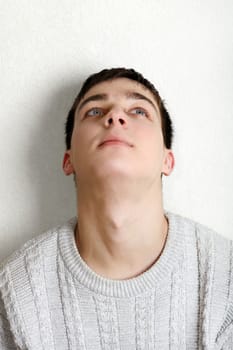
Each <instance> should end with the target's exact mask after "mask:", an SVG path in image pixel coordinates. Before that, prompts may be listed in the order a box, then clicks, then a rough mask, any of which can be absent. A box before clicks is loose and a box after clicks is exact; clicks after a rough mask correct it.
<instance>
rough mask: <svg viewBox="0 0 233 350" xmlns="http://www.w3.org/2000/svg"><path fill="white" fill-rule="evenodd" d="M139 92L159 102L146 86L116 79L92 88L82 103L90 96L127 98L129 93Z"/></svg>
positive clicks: (124, 79)
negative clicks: (102, 95)
mask: <svg viewBox="0 0 233 350" xmlns="http://www.w3.org/2000/svg"><path fill="white" fill-rule="evenodd" d="M131 92H137V93H140V94H143V95H144V96H146V97H148V98H149V99H152V100H153V101H154V102H155V103H156V104H157V101H156V99H155V96H154V95H153V93H152V92H151V91H150V90H149V89H148V88H146V87H145V86H144V85H142V84H140V83H138V82H137V81H134V80H131V79H128V78H116V79H113V80H107V81H103V82H101V83H98V84H96V85H94V86H93V87H91V88H90V89H89V90H88V91H87V93H86V94H85V95H84V96H83V98H82V99H81V101H82V100H83V99H85V98H88V97H89V96H92V95H96V94H106V95H108V96H109V97H111V96H113V97H114V96H116V97H125V96H127V94H128V93H131Z"/></svg>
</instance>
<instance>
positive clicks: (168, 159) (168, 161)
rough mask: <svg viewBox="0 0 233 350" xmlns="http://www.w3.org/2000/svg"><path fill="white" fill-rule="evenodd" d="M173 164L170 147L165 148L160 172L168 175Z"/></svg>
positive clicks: (173, 159) (173, 158)
mask: <svg viewBox="0 0 233 350" xmlns="http://www.w3.org/2000/svg"><path fill="white" fill-rule="evenodd" d="M174 166H175V157H174V154H173V152H172V150H170V149H165V153H164V160H163V168H162V174H164V175H166V176H169V175H170V174H171V172H172V170H173V168H174Z"/></svg>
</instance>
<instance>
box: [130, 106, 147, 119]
mask: <svg viewBox="0 0 233 350" xmlns="http://www.w3.org/2000/svg"><path fill="white" fill-rule="evenodd" d="M130 113H131V114H136V115H139V116H142V117H147V116H148V114H147V112H146V111H145V110H144V109H143V108H134V109H132V110H131V111H130Z"/></svg>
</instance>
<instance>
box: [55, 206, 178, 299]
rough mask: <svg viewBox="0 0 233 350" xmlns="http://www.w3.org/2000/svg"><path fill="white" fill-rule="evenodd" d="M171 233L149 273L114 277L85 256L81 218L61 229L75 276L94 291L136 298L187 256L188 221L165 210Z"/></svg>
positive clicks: (61, 240)
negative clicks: (78, 237)
mask: <svg viewBox="0 0 233 350" xmlns="http://www.w3.org/2000/svg"><path fill="white" fill-rule="evenodd" d="M165 216H166V217H167V219H168V235H167V239H166V243H165V246H164V249H163V251H162V254H161V255H160V257H159V259H158V260H157V261H156V262H155V263H154V264H153V265H152V266H151V267H150V268H149V269H148V270H146V271H145V272H143V273H142V274H140V275H138V276H137V277H133V278H130V279H125V280H113V279H108V278H105V277H103V276H100V275H98V274H97V273H96V272H95V271H93V270H92V269H91V268H90V267H89V266H88V265H87V264H86V262H85V261H84V260H83V259H82V257H81V256H80V254H79V251H78V249H77V246H76V243H75V236H74V230H75V226H76V224H77V218H76V217H75V218H72V219H71V220H69V221H68V222H67V223H66V224H65V225H63V226H61V227H60V228H59V236H58V244H59V253H60V254H61V256H62V259H63V261H64V264H65V266H66V268H67V269H68V270H69V272H70V273H71V275H72V276H73V278H74V279H76V280H77V281H78V282H79V283H80V284H82V285H83V286H84V287H86V288H88V289H89V290H91V291H92V292H94V293H97V294H102V295H105V296H110V297H133V296H136V295H139V294H144V293H147V292H150V291H151V290H152V289H154V288H156V286H157V285H159V283H161V282H162V281H163V280H164V279H168V278H169V275H170V274H171V272H172V271H173V269H174V268H175V266H176V265H177V264H178V262H179V259H180V258H181V257H182V255H183V251H184V250H183V249H182V247H183V244H184V243H183V242H184V239H183V237H184V224H183V220H182V217H180V216H179V215H175V214H173V213H170V212H165Z"/></svg>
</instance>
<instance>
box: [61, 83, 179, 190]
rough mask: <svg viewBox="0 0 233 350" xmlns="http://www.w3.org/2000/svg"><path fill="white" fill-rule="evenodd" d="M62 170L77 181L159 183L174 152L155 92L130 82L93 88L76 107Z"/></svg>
mask: <svg viewBox="0 0 233 350" xmlns="http://www.w3.org/2000/svg"><path fill="white" fill-rule="evenodd" d="M63 168H64V171H65V173H66V174H67V175H69V174H71V173H75V174H76V180H77V182H78V183H79V182H80V183H82V182H83V181H84V182H85V181H86V180H88V179H91V180H92V181H94V179H95V178H96V179H103V180H104V179H106V178H109V177H112V178H114V179H124V178H128V179H130V180H136V181H137V180H142V181H144V180H145V181H148V180H149V181H150V182H151V181H152V182H153V181H157V182H159V183H160V182H161V173H164V174H166V175H169V174H170V172H171V170H172V168H173V154H172V152H171V151H170V150H167V149H166V148H165V146H164V142H163V135H162V127H161V118H160V113H159V109H158V106H157V103H156V101H155V98H154V96H153V94H152V93H151V92H150V91H149V90H148V89H146V88H145V87H144V86H143V85H141V84H139V83H137V82H135V81H133V80H130V79H127V78H118V79H114V80H112V81H105V82H102V83H99V84H97V85H95V86H93V87H92V88H91V89H90V90H89V91H88V92H87V93H86V95H85V96H84V97H83V98H82V100H81V101H80V103H79V105H78V107H77V110H76V113H75V122H74V130H73V134H72V139H71V149H70V150H69V151H67V152H66V153H65V156H64V163H63Z"/></svg>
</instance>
